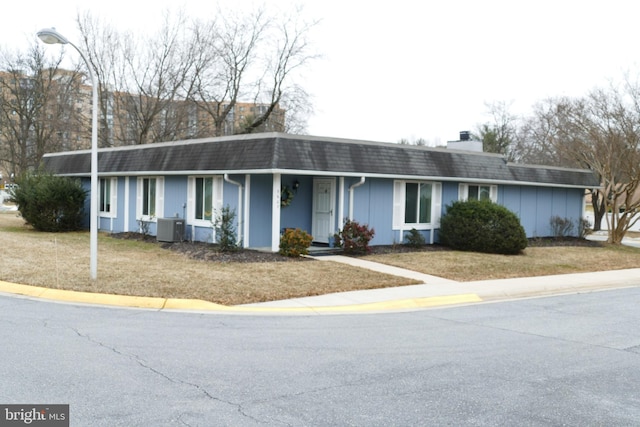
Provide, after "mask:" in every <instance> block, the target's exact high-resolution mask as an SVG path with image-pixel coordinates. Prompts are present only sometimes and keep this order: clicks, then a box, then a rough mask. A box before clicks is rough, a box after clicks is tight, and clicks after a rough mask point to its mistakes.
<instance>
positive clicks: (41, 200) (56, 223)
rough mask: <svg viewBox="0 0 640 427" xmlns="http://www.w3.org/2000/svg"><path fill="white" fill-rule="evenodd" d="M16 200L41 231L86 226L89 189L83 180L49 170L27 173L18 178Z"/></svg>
mask: <svg viewBox="0 0 640 427" xmlns="http://www.w3.org/2000/svg"><path fill="white" fill-rule="evenodd" d="M17 184H18V187H17V188H15V189H14V190H13V194H12V199H13V201H14V202H15V203H16V205H17V206H18V211H20V214H21V215H22V217H23V218H24V220H25V221H26V222H27V223H28V224H31V226H33V228H35V229H36V230H38V231H53V232H60V231H74V230H80V229H81V228H82V218H83V216H84V201H85V199H86V197H87V191H86V190H85V189H84V188H82V185H81V184H80V181H78V180H76V179H71V178H68V177H61V176H54V175H51V174H45V173H33V174H27V175H25V176H23V177H22V178H20V179H18V181H17Z"/></svg>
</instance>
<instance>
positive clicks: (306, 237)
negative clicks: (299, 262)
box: [280, 228, 313, 257]
mask: <svg viewBox="0 0 640 427" xmlns="http://www.w3.org/2000/svg"><path fill="white" fill-rule="evenodd" d="M312 241H313V237H312V236H311V235H310V234H309V233H307V232H306V231H304V230H300V229H299V228H296V229H293V228H288V229H286V230H285V231H284V233H283V234H282V236H281V237H280V255H284V256H288V257H299V256H300V255H307V254H308V253H309V246H311V242H312Z"/></svg>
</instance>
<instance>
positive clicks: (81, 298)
mask: <svg viewBox="0 0 640 427" xmlns="http://www.w3.org/2000/svg"><path fill="white" fill-rule="evenodd" d="M0 293H6V294H14V295H23V296H27V297H32V298H42V299H47V300H54V301H64V302H70V303H82V304H95V305H107V306H117V307H129V308H144V309H155V310H183V311H206V312H220V313H229V314H232V313H235V314H251V313H254V314H269V313H271V314H312V313H315V314H321V313H350V312H351V313H356V312H376V311H391V310H411V309H419V308H427V307H437V306H444V305H456V304H469V303H475V302H482V301H483V300H482V298H480V297H479V296H478V295H477V294H472V293H470V294H459V295H448V296H434V297H424V298H408V299H401V300H393V301H382V302H373V303H363V304H351V305H339V306H322V307H311V306H309V307H259V306H226V305H222V304H216V303H213V302H210V301H204V300H198V299H180V298H159V297H138V296H128V295H113V294H100V293H93V292H79V291H69V290H63V289H50V288H43V287H40V286H29V285H20V284H17V283H10V282H4V281H0Z"/></svg>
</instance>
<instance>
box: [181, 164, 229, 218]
mask: <svg viewBox="0 0 640 427" xmlns="http://www.w3.org/2000/svg"><path fill="white" fill-rule="evenodd" d="M222 187H223V180H222V177H221V176H191V177H189V183H188V219H189V222H190V223H192V224H196V225H198V224H200V225H205V226H211V221H215V216H216V212H219V211H220V209H222Z"/></svg>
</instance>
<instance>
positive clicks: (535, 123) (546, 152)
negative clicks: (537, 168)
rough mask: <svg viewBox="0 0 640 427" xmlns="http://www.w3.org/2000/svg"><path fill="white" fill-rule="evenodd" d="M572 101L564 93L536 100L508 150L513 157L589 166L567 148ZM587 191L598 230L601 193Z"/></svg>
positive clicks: (602, 212) (602, 203)
mask: <svg viewBox="0 0 640 427" xmlns="http://www.w3.org/2000/svg"><path fill="white" fill-rule="evenodd" d="M575 102H577V101H576V100H573V99H570V98H566V97H565V98H550V99H547V100H545V101H542V102H540V103H538V104H536V105H535V106H534V108H533V115H532V116H530V117H528V118H526V119H525V120H524V121H523V123H522V125H521V127H520V128H519V129H518V132H517V134H516V139H515V142H514V144H513V146H512V150H511V155H512V157H513V159H514V160H515V161H517V162H522V163H531V164H544V165H550V166H560V167H569V168H587V169H593V166H592V164H591V163H589V162H585V161H584V159H583V158H582V156H578V155H576V154H578V153H577V152H575V151H574V150H571V149H569V148H568V147H571V146H572V144H573V143H572V142H571V138H570V137H569V134H570V133H571V131H570V129H572V128H573V126H574V125H573V124H572V122H571V119H570V117H571V116H570V115H569V114H567V112H568V111H571V110H572V109H573V105H574V103H575ZM574 136H575V135H574ZM588 192H589V194H590V198H591V206H592V208H593V214H594V223H593V224H592V227H593V230H594V231H599V230H601V228H602V220H603V218H604V216H605V213H606V210H607V206H606V203H605V196H604V194H603V191H602V190H601V189H599V188H594V189H591V190H588Z"/></svg>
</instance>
